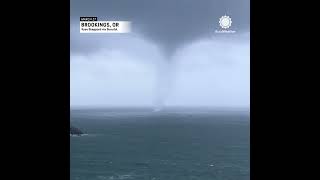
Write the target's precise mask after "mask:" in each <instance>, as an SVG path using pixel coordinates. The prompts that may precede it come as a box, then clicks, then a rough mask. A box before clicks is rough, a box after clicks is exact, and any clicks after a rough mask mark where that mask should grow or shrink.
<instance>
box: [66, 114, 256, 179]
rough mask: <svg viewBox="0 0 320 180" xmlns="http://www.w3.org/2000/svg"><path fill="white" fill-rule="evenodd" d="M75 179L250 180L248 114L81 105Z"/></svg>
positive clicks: (75, 119)
mask: <svg viewBox="0 0 320 180" xmlns="http://www.w3.org/2000/svg"><path fill="white" fill-rule="evenodd" d="M70 118H71V124H72V125H74V126H76V127H78V128H80V129H82V130H83V131H85V133H87V135H85V136H81V137H70V156H71V159H70V161H71V164H70V170H71V171H70V173H71V174H70V175H71V177H70V178H71V180H121V179H122V180H124V179H127V180H249V179H250V131H249V129H250V116H249V113H248V112H238V111H214V110H210V109H167V110H163V111H159V112H152V110H151V109H147V108H146V109H143V108H140V109H138V108H136V109H133V108H126V109H124V108H123V109H81V110H80V109H78V110H71V115H70Z"/></svg>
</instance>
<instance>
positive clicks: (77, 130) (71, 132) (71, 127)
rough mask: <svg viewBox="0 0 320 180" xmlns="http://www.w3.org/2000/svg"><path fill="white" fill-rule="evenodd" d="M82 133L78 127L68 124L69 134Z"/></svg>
mask: <svg viewBox="0 0 320 180" xmlns="http://www.w3.org/2000/svg"><path fill="white" fill-rule="evenodd" d="M83 134H84V133H83V132H82V131H81V130H80V129H79V128H76V127H74V126H70V135H78V136H80V135H83Z"/></svg>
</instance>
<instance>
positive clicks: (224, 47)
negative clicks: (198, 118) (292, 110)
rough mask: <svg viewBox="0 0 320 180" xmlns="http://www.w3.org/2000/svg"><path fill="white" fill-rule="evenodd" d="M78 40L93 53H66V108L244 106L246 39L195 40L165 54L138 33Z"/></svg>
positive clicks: (246, 99)
mask: <svg viewBox="0 0 320 180" xmlns="http://www.w3.org/2000/svg"><path fill="white" fill-rule="evenodd" d="M74 29H75V30H77V29H76V28H74ZM73 36H80V34H79V33H73ZM81 36H83V37H82V40H81V43H85V44H88V48H90V47H94V48H93V49H92V50H90V51H86V53H81V52H77V51H71V62H70V63H71V65H70V67H71V69H70V76H71V84H70V88H71V92H70V94H71V97H70V98H71V106H151V107H156V108H162V107H164V106H215V107H220V106H223V107H229V106H230V107H248V106H249V100H250V99H249V93H250V92H249V88H250V87H249V83H250V82H249V76H250V74H249V68H250V62H249V61H250V56H249V53H250V51H249V48H250V47H249V37H248V35H245V34H244V35H243V34H239V35H236V36H234V38H223V37H221V38H214V37H212V38H203V39H199V40H196V41H193V42H190V43H189V44H185V45H184V46H180V47H179V48H177V49H176V50H175V51H173V52H172V53H171V54H170V55H168V53H167V52H166V51H164V49H162V48H161V47H160V46H158V45H157V44H155V43H153V42H152V41H149V40H148V39H146V38H144V36H143V35H140V34H137V33H131V34H127V35H122V36H117V35H115V36H112V37H103V36H101V35H100V36H99V35H96V34H89V35H82V34H81ZM75 39H76V37H75Z"/></svg>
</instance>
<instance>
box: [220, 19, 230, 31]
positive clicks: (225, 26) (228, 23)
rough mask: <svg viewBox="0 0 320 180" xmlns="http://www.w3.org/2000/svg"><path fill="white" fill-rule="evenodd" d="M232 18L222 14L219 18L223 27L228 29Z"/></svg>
mask: <svg viewBox="0 0 320 180" xmlns="http://www.w3.org/2000/svg"><path fill="white" fill-rule="evenodd" d="M231 23H232V21H231V18H230V17H229V16H222V17H221V18H220V19H219V24H220V26H221V27H222V28H223V29H228V28H229V27H230V26H231Z"/></svg>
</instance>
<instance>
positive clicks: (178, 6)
mask: <svg viewBox="0 0 320 180" xmlns="http://www.w3.org/2000/svg"><path fill="white" fill-rule="evenodd" d="M249 13H250V11H249V0H198V1H197V0H71V23H72V24H74V25H76V27H78V23H79V17H80V16H97V17H98V19H100V20H128V21H132V26H133V27H132V28H133V31H134V32H138V33H140V34H142V35H143V36H144V37H145V38H147V39H149V40H151V41H153V42H154V43H156V44H157V45H159V46H160V47H161V48H162V50H164V53H166V55H169V56H170V55H172V53H173V52H174V51H175V50H176V48H178V47H179V46H182V45H184V44H185V43H188V42H190V41H193V40H196V39H198V38H201V37H206V36H211V35H214V33H213V32H214V31H215V29H217V28H218V27H219V26H218V19H219V17H221V16H222V15H225V14H227V15H230V16H231V18H232V21H233V24H232V29H233V30H236V31H237V32H238V33H240V32H241V31H249V24H250V22H249V20H250V18H249V16H250V14H249ZM75 32H77V33H79V31H78V29H76V31H75ZM91 35H92V34H89V35H83V36H82V35H81V36H79V34H76V35H75V34H73V33H71V51H80V52H85V51H90V48H91V50H92V49H95V46H99V44H95V43H94V42H92V45H91V46H90V48H88V46H87V45H81V41H82V40H86V38H87V39H89V38H92V36H91ZM96 36H104V37H105V36H114V35H113V34H103V35H96ZM79 37H80V39H79Z"/></svg>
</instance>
